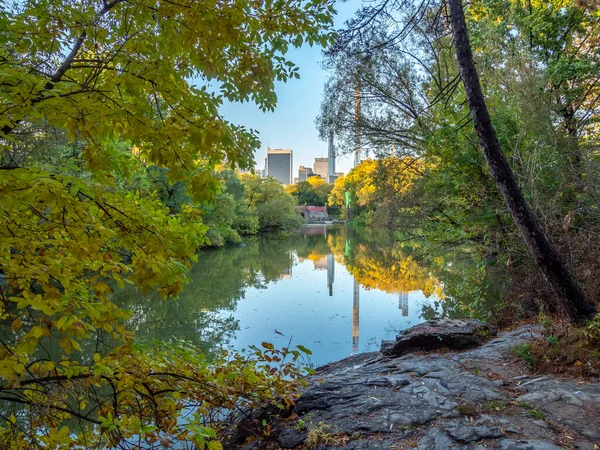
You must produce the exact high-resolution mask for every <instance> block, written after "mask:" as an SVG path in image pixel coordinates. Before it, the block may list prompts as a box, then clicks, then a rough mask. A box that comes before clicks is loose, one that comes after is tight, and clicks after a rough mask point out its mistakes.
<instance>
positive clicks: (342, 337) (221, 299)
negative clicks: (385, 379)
mask: <svg viewBox="0 0 600 450" xmlns="http://www.w3.org/2000/svg"><path fill="white" fill-rule="evenodd" d="M417 253H418V249H417V250H415V248H414V246H412V247H411V246H410V245H401V244H399V243H398V242H396V241H395V240H394V237H393V235H392V234H391V233H389V232H384V231H373V230H364V229H353V228H347V227H345V226H339V225H328V226H327V225H326V226H306V227H305V228H303V229H302V230H301V231H300V232H298V233H294V234H292V235H291V236H288V237H284V238H278V239H277V238H271V239H269V238H259V239H253V240H250V241H248V242H247V244H246V246H245V247H236V248H224V249H216V250H208V251H204V252H203V253H202V254H201V255H200V258H199V261H198V263H196V264H195V265H194V267H193V269H192V271H191V283H190V284H189V285H188V286H187V287H186V289H185V290H184V292H183V293H182V294H181V296H180V298H179V299H178V300H177V301H172V300H166V301H165V300H160V299H159V298H157V297H156V296H155V295H142V294H140V293H138V292H136V291H133V290H126V291H123V292H121V293H119V294H118V295H117V301H118V302H119V303H121V304H124V306H126V307H128V308H129V309H131V310H133V312H134V316H133V318H132V320H131V323H130V326H131V327H132V328H134V329H135V330H136V333H137V336H138V339H141V340H144V339H161V340H168V339H170V338H178V339H185V340H188V341H192V342H194V343H195V344H196V345H197V346H198V347H200V348H201V349H202V350H203V351H205V352H206V353H208V354H210V353H211V352H214V351H217V350H218V349H219V348H223V347H233V348H236V349H241V348H244V347H247V346H248V345H252V344H253V345H260V343H261V342H263V341H267V342H271V343H274V344H275V345H277V346H286V345H287V344H288V342H289V340H290V339H291V342H292V345H297V344H302V345H304V346H306V347H308V348H309V349H310V350H311V351H312V353H313V355H312V357H311V360H312V363H313V364H314V365H315V366H318V365H322V364H325V363H327V362H330V361H335V360H338V359H340V358H343V357H346V356H348V355H351V354H353V353H357V352H364V351H373V350H377V349H378V348H379V344H380V342H381V340H382V339H392V338H393V337H394V336H395V335H396V334H397V332H398V331H400V330H403V329H405V328H407V327H410V326H412V325H414V324H416V323H419V322H420V321H422V318H421V315H422V312H423V310H424V309H425V310H426V311H429V313H431V312H432V311H434V310H435V309H436V308H438V309H439V300H440V298H443V297H444V283H443V282H442V281H440V280H439V279H438V278H436V276H435V275H434V273H433V271H432V269H431V268H430V267H427V266H425V265H424V264H423V263H422V261H421V260H420V259H419V258H418V257H417ZM452 264H453V262H452V261H446V260H444V261H443V262H442V263H440V264H438V267H446V268H449V267H451V266H452Z"/></svg>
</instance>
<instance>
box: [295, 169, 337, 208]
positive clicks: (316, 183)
mask: <svg viewBox="0 0 600 450" xmlns="http://www.w3.org/2000/svg"><path fill="white" fill-rule="evenodd" d="M331 189H332V185H330V184H329V183H327V182H326V181H325V180H324V179H323V178H321V177H319V176H314V177H310V178H309V179H308V180H306V181H301V182H300V183H297V184H292V185H289V186H288V187H287V188H286V190H287V191H288V192H289V193H290V194H292V195H293V196H294V197H296V199H297V200H296V202H297V203H298V205H310V206H325V205H327V199H328V198H329V194H330V193H331Z"/></svg>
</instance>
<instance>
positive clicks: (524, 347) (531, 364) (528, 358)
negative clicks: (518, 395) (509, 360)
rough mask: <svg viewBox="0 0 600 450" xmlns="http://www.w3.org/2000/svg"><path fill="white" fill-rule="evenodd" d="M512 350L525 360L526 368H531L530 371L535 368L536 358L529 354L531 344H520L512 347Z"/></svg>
mask: <svg viewBox="0 0 600 450" xmlns="http://www.w3.org/2000/svg"><path fill="white" fill-rule="evenodd" d="M512 352H513V353H514V354H515V355H517V356H518V357H519V358H521V359H522V360H523V361H525V364H527V368H528V369H529V370H531V371H532V372H533V371H534V370H535V366H536V359H535V358H534V357H533V355H532V354H531V345H529V344H521V345H520V346H518V347H514V348H513V349H512Z"/></svg>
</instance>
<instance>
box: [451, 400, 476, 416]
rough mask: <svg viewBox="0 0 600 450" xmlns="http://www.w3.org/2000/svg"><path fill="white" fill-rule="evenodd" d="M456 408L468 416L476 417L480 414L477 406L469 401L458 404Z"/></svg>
mask: <svg viewBox="0 0 600 450" xmlns="http://www.w3.org/2000/svg"><path fill="white" fill-rule="evenodd" d="M456 410H457V411H458V412H459V413H460V414H461V415H463V416H466V417H475V416H478V415H479V413H478V411H477V408H476V407H475V406H473V405H470V404H468V403H463V404H462V405H458V407H457V408H456Z"/></svg>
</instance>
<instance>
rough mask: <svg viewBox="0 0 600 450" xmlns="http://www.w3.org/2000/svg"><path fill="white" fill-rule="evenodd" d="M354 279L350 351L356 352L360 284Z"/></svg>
mask: <svg viewBox="0 0 600 450" xmlns="http://www.w3.org/2000/svg"><path fill="white" fill-rule="evenodd" d="M353 281H354V295H353V302H352V351H353V352H357V351H358V325H359V323H358V314H359V307H360V305H359V291H360V284H358V283H357V282H356V279H354V280H353Z"/></svg>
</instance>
